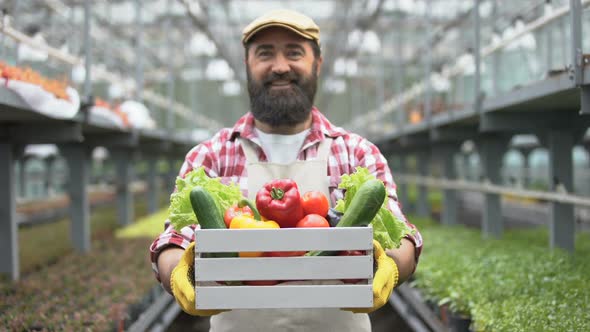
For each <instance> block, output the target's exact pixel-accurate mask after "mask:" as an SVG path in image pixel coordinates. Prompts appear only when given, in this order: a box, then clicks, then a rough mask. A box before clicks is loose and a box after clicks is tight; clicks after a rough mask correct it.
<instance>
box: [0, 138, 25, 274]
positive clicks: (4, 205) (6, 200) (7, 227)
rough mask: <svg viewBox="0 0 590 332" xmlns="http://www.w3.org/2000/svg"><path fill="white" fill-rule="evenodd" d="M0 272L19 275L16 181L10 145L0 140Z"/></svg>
mask: <svg viewBox="0 0 590 332" xmlns="http://www.w3.org/2000/svg"><path fill="white" fill-rule="evenodd" d="M0 183H4V185H5V187H4V189H3V190H0V274H6V275H8V276H9V277H10V278H11V279H12V280H18V279H19V277H20V271H19V270H20V262H19V257H18V225H17V223H16V183H15V179H14V154H13V151H12V145H11V144H9V143H6V142H0Z"/></svg>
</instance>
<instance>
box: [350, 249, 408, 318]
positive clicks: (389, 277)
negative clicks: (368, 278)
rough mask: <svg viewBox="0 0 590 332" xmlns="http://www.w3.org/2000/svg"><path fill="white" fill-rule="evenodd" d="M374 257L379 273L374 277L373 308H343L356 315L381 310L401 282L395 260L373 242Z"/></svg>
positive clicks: (376, 272)
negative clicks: (399, 281)
mask: <svg viewBox="0 0 590 332" xmlns="http://www.w3.org/2000/svg"><path fill="white" fill-rule="evenodd" d="M373 257H374V259H375V262H376V263H377V271H375V275H374V276H373V307H372V308H343V309H342V310H348V311H352V312H354V313H369V312H373V311H375V310H377V309H379V308H381V307H382V306H383V305H384V304H385V303H387V301H388V300H389V296H390V295H391V292H393V288H395V286H396V285H397V282H398V280H399V271H398V269H397V265H396V264H395V261H394V260H393V258H391V257H389V256H387V254H386V253H385V250H383V247H381V244H379V242H377V241H376V240H373Z"/></svg>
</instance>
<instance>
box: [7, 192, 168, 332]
mask: <svg viewBox="0 0 590 332" xmlns="http://www.w3.org/2000/svg"><path fill="white" fill-rule="evenodd" d="M135 202H136V203H135V214H136V215H137V216H143V215H146V210H147V208H146V204H145V200H144V199H139V197H138V199H136V201H135ZM167 203H168V198H167V197H164V198H163V199H162V201H161V205H167ZM156 217H158V215H156ZM147 219H150V217H149V216H147V217H145V218H139V219H138V222H140V221H142V220H147ZM151 219H154V218H153V217H152V218H151ZM163 222H164V220H163V219H162V220H160V229H162V227H163ZM91 224H92V244H91V246H92V249H91V252H90V253H87V254H81V253H76V252H75V251H74V250H72V249H71V245H70V238H69V221H68V220H62V221H60V222H57V223H52V224H44V225H38V226H35V227H31V228H23V229H20V230H19V236H20V241H21V242H20V254H21V263H25V266H26V267H27V269H26V272H23V273H22V278H21V280H19V281H18V282H12V281H10V280H8V278H6V277H2V278H0V299H2V301H0V331H5V330H8V331H29V330H35V331H37V330H38V331H113V330H117V329H116V328H117V326H119V327H120V326H124V325H125V324H128V323H129V322H130V319H133V317H131V316H133V315H135V316H137V313H134V311H137V308H140V307H141V308H144V307H145V305H144V304H145V302H146V298H150V297H151V294H153V293H154V288H157V287H159V286H158V285H157V282H156V280H155V278H154V275H153V272H152V270H151V263H150V261H149V253H148V248H149V245H150V244H151V242H152V240H153V237H152V236H139V237H134V238H124V239H117V238H115V231H116V230H117V229H119V226H118V218H117V213H116V208H115V207H114V206H110V207H102V208H98V209H96V210H93V211H92V212H91ZM132 225H133V224H132ZM22 241H27V242H22ZM33 243H34V244H35V245H34V246H33V245H31V244H33Z"/></svg>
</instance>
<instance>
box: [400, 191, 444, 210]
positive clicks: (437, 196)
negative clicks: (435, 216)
mask: <svg viewBox="0 0 590 332" xmlns="http://www.w3.org/2000/svg"><path fill="white" fill-rule="evenodd" d="M408 200H409V202H408V203H406V204H411V205H413V206H415V205H416V202H417V201H418V187H417V186H416V185H408ZM442 201H443V192H442V190H436V189H431V188H429V189H428V203H429V205H430V208H431V209H432V211H437V212H440V211H441V209H442Z"/></svg>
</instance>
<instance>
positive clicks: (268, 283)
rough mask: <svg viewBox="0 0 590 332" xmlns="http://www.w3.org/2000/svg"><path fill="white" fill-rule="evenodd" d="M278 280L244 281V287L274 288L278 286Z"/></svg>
mask: <svg viewBox="0 0 590 332" xmlns="http://www.w3.org/2000/svg"><path fill="white" fill-rule="evenodd" d="M278 283H279V281H278V280H247V281H244V285H248V286H274V285H276V284H278Z"/></svg>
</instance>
